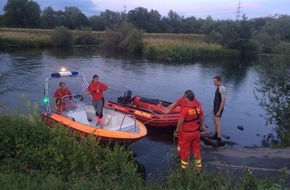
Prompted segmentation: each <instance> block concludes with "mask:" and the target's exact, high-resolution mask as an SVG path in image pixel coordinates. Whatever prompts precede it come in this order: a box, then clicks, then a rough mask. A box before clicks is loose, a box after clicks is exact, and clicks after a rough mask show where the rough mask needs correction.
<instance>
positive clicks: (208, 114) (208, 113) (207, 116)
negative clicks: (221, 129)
mask: <svg viewBox="0 0 290 190" xmlns="http://www.w3.org/2000/svg"><path fill="white" fill-rule="evenodd" d="M212 113H213V111H211V112H210V113H208V114H206V115H205V116H204V118H207V117H208V116H209V115H211V114H212Z"/></svg>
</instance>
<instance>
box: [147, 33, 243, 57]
mask: <svg viewBox="0 0 290 190" xmlns="http://www.w3.org/2000/svg"><path fill="white" fill-rule="evenodd" d="M204 38H205V36H204V35H202V34H146V35H145V36H144V42H145V48H144V54H145V56H146V57H148V58H149V59H158V60H167V61H189V60H196V59H212V58H238V57H239V53H238V52H236V51H234V50H229V49H226V48H224V47H222V46H221V45H219V44H215V43H207V42H205V40H204Z"/></svg>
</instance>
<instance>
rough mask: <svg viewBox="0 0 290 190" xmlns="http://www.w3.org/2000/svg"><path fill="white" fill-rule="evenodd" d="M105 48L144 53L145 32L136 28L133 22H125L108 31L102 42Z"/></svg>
mask: <svg viewBox="0 0 290 190" xmlns="http://www.w3.org/2000/svg"><path fill="white" fill-rule="evenodd" d="M102 45H103V46H104V47H105V48H108V49H115V50H119V51H127V52H130V53H142V50H143V33H142V32H141V31H140V30H138V29H136V28H135V27H134V26H133V24H131V23H123V24H122V25H121V26H119V27H116V28H114V29H112V30H109V31H107V32H106V36H105V38H104V40H103V44H102Z"/></svg>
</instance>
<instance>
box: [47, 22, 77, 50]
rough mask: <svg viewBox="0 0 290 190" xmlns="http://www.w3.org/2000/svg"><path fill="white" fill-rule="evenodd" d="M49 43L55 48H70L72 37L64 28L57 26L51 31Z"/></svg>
mask: <svg viewBox="0 0 290 190" xmlns="http://www.w3.org/2000/svg"><path fill="white" fill-rule="evenodd" d="M51 42H52V44H54V46H57V47H71V46H72V45H73V35H72V33H71V31H69V30H68V29H67V28H65V27H64V26H59V27H56V28H55V29H54V30H53V33H52V35H51Z"/></svg>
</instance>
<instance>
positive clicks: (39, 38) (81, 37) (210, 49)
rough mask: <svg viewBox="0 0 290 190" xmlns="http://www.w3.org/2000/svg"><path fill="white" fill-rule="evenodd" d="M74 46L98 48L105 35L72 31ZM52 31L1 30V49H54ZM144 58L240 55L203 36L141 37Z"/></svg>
mask: <svg viewBox="0 0 290 190" xmlns="http://www.w3.org/2000/svg"><path fill="white" fill-rule="evenodd" d="M71 32H72V35H73V39H74V43H73V44H74V45H75V46H80V45H86V44H85V43H84V42H86V41H88V40H87V38H90V39H93V40H89V41H90V42H92V41H94V43H93V44H88V45H89V46H101V45H102V42H103V41H104V38H105V34H106V33H105V32H96V31H83V30H74V31H71ZM52 34H53V30H49V29H19V28H0V49H2V50H7V49H23V48H42V47H53V46H54V44H53V42H52V40H51V36H52ZM143 42H144V47H143V55H144V56H145V57H146V58H148V59H152V60H163V61H191V60H198V59H203V60H205V59H207V60H209V59H239V56H240V55H239V52H237V51H235V50H230V49H226V48H224V47H222V46H221V45H219V44H215V43H207V42H206V41H205V35H202V34H154V33H145V34H144V35H143Z"/></svg>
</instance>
